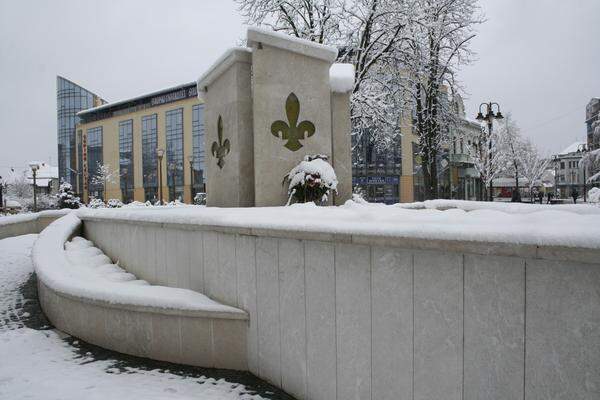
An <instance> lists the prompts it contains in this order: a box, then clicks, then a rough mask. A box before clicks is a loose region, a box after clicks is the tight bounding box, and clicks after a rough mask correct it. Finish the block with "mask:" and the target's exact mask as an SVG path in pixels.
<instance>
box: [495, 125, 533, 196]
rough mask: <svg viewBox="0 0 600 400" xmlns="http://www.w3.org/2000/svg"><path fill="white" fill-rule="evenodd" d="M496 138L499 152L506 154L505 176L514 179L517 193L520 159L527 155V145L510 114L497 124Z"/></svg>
mask: <svg viewBox="0 0 600 400" xmlns="http://www.w3.org/2000/svg"><path fill="white" fill-rule="evenodd" d="M497 129H498V136H499V139H500V148H499V151H501V152H504V153H505V154H506V169H505V171H504V175H505V176H510V177H513V178H514V179H515V186H516V189H517V191H519V177H520V175H522V174H523V172H522V171H521V170H520V165H521V159H522V158H523V157H525V156H526V155H527V151H528V148H527V145H526V142H525V140H524V139H523V138H522V137H521V132H520V130H519V127H518V125H517V124H516V122H515V121H514V120H513V119H512V118H511V115H510V113H508V114H507V115H506V118H505V119H504V122H500V123H499V124H498V127H497ZM517 194H518V198H517V200H518V201H521V195H520V192H517Z"/></svg>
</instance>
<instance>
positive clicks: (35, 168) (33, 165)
mask: <svg viewBox="0 0 600 400" xmlns="http://www.w3.org/2000/svg"><path fill="white" fill-rule="evenodd" d="M29 168H31V172H32V173H33V212H37V190H36V189H37V181H36V179H37V172H38V170H39V169H40V164H38V163H36V162H30V163H29Z"/></svg>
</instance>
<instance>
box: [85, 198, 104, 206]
mask: <svg viewBox="0 0 600 400" xmlns="http://www.w3.org/2000/svg"><path fill="white" fill-rule="evenodd" d="M88 207H89V208H105V207H106V204H104V202H103V201H102V199H91V200H90V202H89V204H88Z"/></svg>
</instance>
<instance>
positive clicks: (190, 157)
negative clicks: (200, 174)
mask: <svg viewBox="0 0 600 400" xmlns="http://www.w3.org/2000/svg"><path fill="white" fill-rule="evenodd" d="M188 161H189V163H190V194H191V196H192V204H193V203H194V196H195V195H196V194H195V193H194V178H195V177H194V156H193V155H191V156H188Z"/></svg>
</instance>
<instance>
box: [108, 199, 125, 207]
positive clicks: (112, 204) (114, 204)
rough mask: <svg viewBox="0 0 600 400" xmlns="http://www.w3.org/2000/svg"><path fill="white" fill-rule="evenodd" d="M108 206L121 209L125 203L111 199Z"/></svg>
mask: <svg viewBox="0 0 600 400" xmlns="http://www.w3.org/2000/svg"><path fill="white" fill-rule="evenodd" d="M106 206H107V207H108V208H121V207H123V202H122V201H121V200H119V199H109V200H108V201H107V202H106Z"/></svg>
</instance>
